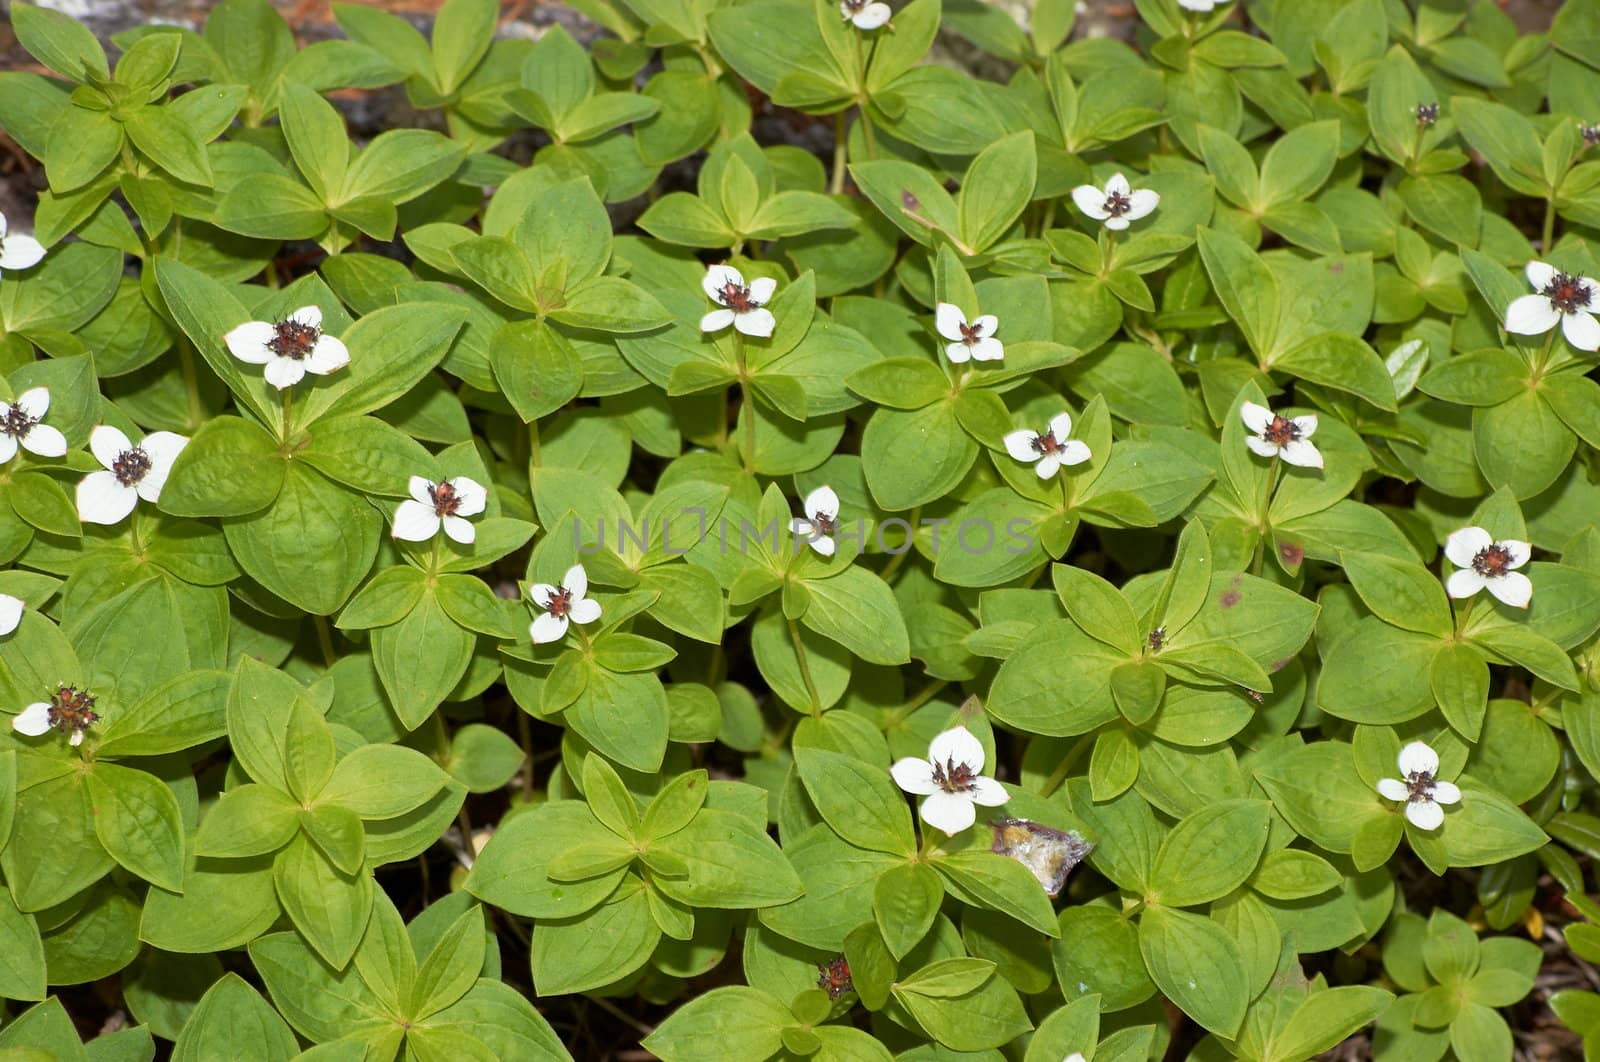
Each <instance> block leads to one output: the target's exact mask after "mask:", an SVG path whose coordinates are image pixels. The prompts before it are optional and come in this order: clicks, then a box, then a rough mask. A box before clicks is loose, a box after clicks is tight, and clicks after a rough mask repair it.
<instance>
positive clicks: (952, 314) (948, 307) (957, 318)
mask: <svg viewBox="0 0 1600 1062" xmlns="http://www.w3.org/2000/svg"><path fill="white" fill-rule="evenodd" d="M966 323H967V315H966V314H964V313H962V312H961V307H959V306H957V305H956V304H955V303H953V302H941V303H940V304H939V305H938V306H937V307H935V308H934V311H933V325H934V327H935V328H937V329H938V330H939V334H940V335H941V336H944V337H945V338H946V339H948V340H951V341H953V342H960V341H961V340H962V339H963V338H964V337H963V336H962V334H961V326H962V325H964V324H966Z"/></svg>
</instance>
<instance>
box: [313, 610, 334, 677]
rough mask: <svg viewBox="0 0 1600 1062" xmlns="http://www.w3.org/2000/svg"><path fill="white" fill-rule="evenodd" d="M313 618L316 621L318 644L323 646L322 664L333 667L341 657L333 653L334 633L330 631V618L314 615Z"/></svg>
mask: <svg viewBox="0 0 1600 1062" xmlns="http://www.w3.org/2000/svg"><path fill="white" fill-rule="evenodd" d="M311 618H312V619H313V620H315V621H316V627H317V643H318V644H319V645H321V646H322V662H323V663H324V664H326V665H327V666H328V667H332V666H333V665H334V663H335V662H336V661H337V660H338V659H339V657H338V654H336V653H335V652H334V651H333V632H332V631H331V630H329V629H328V617H327V616H321V615H313V616H312V617H311Z"/></svg>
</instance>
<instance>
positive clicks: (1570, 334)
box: [1561, 310, 1600, 351]
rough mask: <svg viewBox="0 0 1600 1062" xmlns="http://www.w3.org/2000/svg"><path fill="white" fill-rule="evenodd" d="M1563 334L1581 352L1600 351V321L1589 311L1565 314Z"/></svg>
mask: <svg viewBox="0 0 1600 1062" xmlns="http://www.w3.org/2000/svg"><path fill="white" fill-rule="evenodd" d="M1561 333H1562V335H1564V336H1566V337H1567V342H1568V343H1571V344H1572V345H1573V346H1574V347H1576V348H1577V349H1579V350H1589V351H1594V350H1600V321H1596V320H1595V319H1594V314H1592V313H1589V312H1588V311H1587V310H1577V311H1574V312H1573V313H1569V314H1564V315H1563V316H1562V318H1561Z"/></svg>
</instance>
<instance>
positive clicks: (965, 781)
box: [933, 758, 978, 793]
mask: <svg viewBox="0 0 1600 1062" xmlns="http://www.w3.org/2000/svg"><path fill="white" fill-rule="evenodd" d="M977 778H978V772H977V771H974V770H973V769H972V768H971V767H968V766H967V765H966V764H964V763H957V762H956V761H955V760H954V759H953V758H951V759H947V760H945V761H944V763H942V764H940V763H935V764H934V765H933V784H934V785H936V786H938V787H939V788H940V789H943V790H944V791H945V792H946V793H970V792H972V790H973V789H975V788H977V786H976V784H975V783H976V781H977Z"/></svg>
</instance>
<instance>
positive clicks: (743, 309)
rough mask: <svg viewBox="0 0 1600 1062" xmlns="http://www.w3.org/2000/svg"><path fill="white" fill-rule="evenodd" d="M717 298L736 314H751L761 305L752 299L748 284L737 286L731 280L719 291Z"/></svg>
mask: <svg viewBox="0 0 1600 1062" xmlns="http://www.w3.org/2000/svg"><path fill="white" fill-rule="evenodd" d="M717 298H718V299H719V300H720V301H721V303H722V305H724V306H726V307H727V308H728V309H730V310H732V311H733V312H734V313H749V312H750V311H751V310H754V309H756V308H757V307H758V306H759V305H760V304H759V303H757V302H756V300H755V299H753V298H751V297H750V286H749V285H748V284H743V285H741V284H735V283H734V282H733V281H731V280H730V281H728V282H727V283H726V284H724V285H722V287H721V288H719V289H718V290H717Z"/></svg>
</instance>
